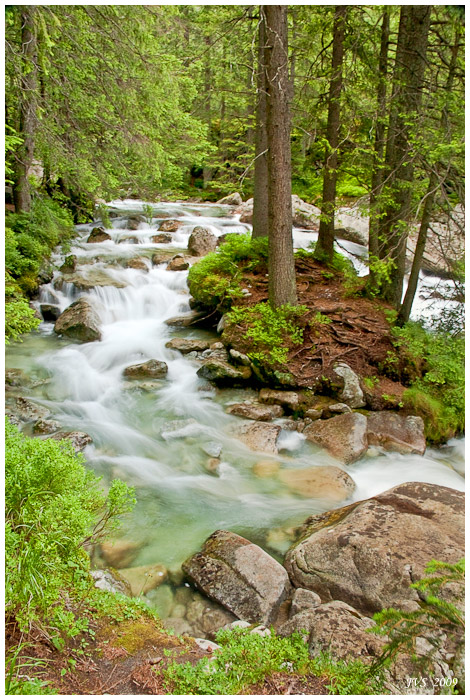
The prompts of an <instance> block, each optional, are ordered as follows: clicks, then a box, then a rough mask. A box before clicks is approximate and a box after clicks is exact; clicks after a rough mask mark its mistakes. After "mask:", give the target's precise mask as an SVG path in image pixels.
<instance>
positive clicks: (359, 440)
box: [303, 413, 368, 464]
mask: <svg viewBox="0 0 470 700" xmlns="http://www.w3.org/2000/svg"><path fill="white" fill-rule="evenodd" d="M303 434H304V435H305V436H306V438H307V440H309V441H310V442H313V443H315V444H316V445H320V447H323V448H324V449H325V450H328V452H329V453H330V454H331V455H333V457H336V458H337V459H339V460H340V461H341V462H343V463H344V464H351V462H355V461H356V460H358V459H360V458H361V457H362V455H363V454H364V453H365V452H366V450H367V446H368V445H367V418H366V417H365V416H363V415H362V414H360V413H342V414H341V415H339V416H335V417H334V418H329V419H328V420H321V421H320V420H317V421H314V422H313V423H312V424H311V425H309V426H307V427H306V428H305V430H304V433H303Z"/></svg>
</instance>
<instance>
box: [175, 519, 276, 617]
mask: <svg viewBox="0 0 470 700" xmlns="http://www.w3.org/2000/svg"><path fill="white" fill-rule="evenodd" d="M182 568H183V571H184V573H185V574H186V576H187V577H188V579H189V580H190V581H191V582H192V583H194V584H195V585H196V586H197V587H198V588H199V589H200V590H202V591H203V592H204V593H205V594H206V595H207V596H208V597H209V598H211V599H212V600H215V601H217V602H218V603H220V604H221V605H223V606H224V607H225V608H226V609H227V610H230V612H232V613H233V614H234V615H236V616H237V617H238V618H240V619H242V620H247V621H248V622H258V623H262V624H265V625H267V624H270V623H271V622H272V621H273V620H274V619H275V617H276V615H277V612H278V610H279V606H280V605H281V603H282V602H283V601H284V600H285V599H286V598H287V596H288V594H289V591H290V584H289V578H288V576H287V572H286V570H285V569H284V567H283V566H281V564H279V563H278V562H277V561H276V560H275V559H273V558H272V557H270V556H269V554H267V553H266V552H264V551H263V550H262V549H261V548H260V547H258V546H257V545H255V544H253V543H252V542H250V541H249V540H246V539H245V538H244V537H240V535H236V534H235V533H233V532H227V531H225V530H217V531H216V532H214V533H213V534H212V535H211V536H210V537H209V538H208V539H207V540H206V541H205V543H204V545H203V548H202V550H201V551H200V552H198V553H197V554H195V555H194V556H193V557H191V558H190V559H188V560H187V561H185V562H184V564H183V566H182Z"/></svg>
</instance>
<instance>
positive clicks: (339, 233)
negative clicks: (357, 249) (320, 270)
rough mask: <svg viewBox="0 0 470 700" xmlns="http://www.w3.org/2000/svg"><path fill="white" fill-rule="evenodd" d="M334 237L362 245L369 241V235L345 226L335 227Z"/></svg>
mask: <svg viewBox="0 0 470 700" xmlns="http://www.w3.org/2000/svg"><path fill="white" fill-rule="evenodd" d="M335 239H340V240H343V241H350V242H351V243H357V245H363V246H366V245H367V244H368V242H369V236H368V234H367V233H363V232H361V231H356V230H355V229H353V228H345V227H340V228H335Z"/></svg>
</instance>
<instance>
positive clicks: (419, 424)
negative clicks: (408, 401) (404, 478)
mask: <svg viewBox="0 0 470 700" xmlns="http://www.w3.org/2000/svg"><path fill="white" fill-rule="evenodd" d="M367 439H368V441H369V445H381V446H382V447H384V448H385V449H386V450H388V451H390V452H400V454H410V453H412V454H419V455H422V454H424V452H425V450H426V438H425V437H424V422H423V419H422V418H420V417H419V416H402V415H400V414H398V413H392V412H391V411H377V412H376V413H371V414H370V415H369V417H368V419H367Z"/></svg>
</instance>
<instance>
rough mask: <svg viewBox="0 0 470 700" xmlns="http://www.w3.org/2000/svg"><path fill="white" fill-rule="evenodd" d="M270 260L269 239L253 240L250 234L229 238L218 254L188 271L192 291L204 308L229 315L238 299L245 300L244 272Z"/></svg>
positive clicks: (234, 234) (209, 256)
mask: <svg viewBox="0 0 470 700" xmlns="http://www.w3.org/2000/svg"><path fill="white" fill-rule="evenodd" d="M267 258H268V240H267V238H255V239H252V238H251V235H250V234H249V233H246V234H237V233H232V234H229V235H228V236H227V238H226V240H225V242H224V243H223V244H222V245H221V246H220V248H219V250H217V251H216V252H213V253H209V254H208V255H206V256H205V257H204V258H203V259H202V260H200V261H199V262H198V263H196V264H195V265H193V266H192V268H191V269H190V270H189V274H188V285H189V290H190V292H191V294H192V296H193V297H194V298H195V299H196V301H198V302H199V303H200V304H202V305H203V306H206V307H208V308H210V309H215V308H217V309H218V310H219V311H222V312H224V311H227V310H228V309H229V308H230V307H231V305H232V302H233V301H234V300H235V299H239V298H241V297H242V296H243V293H242V288H241V286H240V281H241V278H242V273H243V271H249V270H254V269H255V268H256V267H257V266H258V265H260V264H261V265H266V263H267Z"/></svg>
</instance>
